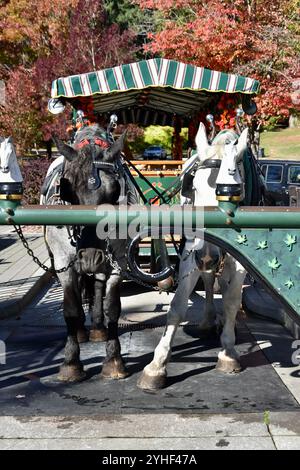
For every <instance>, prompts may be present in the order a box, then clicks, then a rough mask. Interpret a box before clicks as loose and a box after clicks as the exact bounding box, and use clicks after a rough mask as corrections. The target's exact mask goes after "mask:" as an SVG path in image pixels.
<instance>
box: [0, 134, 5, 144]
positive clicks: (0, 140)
mask: <svg viewBox="0 0 300 470" xmlns="http://www.w3.org/2000/svg"><path fill="white" fill-rule="evenodd" d="M4 140H5V139H4V137H1V135H0V144H2V142H4Z"/></svg>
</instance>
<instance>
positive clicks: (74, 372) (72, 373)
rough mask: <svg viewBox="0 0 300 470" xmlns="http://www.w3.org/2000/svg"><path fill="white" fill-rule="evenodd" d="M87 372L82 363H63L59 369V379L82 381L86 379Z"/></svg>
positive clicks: (62, 380)
mask: <svg viewBox="0 0 300 470" xmlns="http://www.w3.org/2000/svg"><path fill="white" fill-rule="evenodd" d="M85 377H86V373H85V372H84V370H83V366H82V364H78V365H72V366H70V365H62V366H61V367H60V370H59V374H58V376H57V379H58V380H60V381H61V382H80V381H81V380H83V379H85Z"/></svg>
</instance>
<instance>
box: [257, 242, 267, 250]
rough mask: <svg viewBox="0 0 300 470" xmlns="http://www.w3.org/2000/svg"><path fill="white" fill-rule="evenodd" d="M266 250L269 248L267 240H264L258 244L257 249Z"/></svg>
mask: <svg viewBox="0 0 300 470" xmlns="http://www.w3.org/2000/svg"><path fill="white" fill-rule="evenodd" d="M266 248H268V242H267V240H263V241H261V242H258V243H257V247H256V249H257V250H265V249H266Z"/></svg>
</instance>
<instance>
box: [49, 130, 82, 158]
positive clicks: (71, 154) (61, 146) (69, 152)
mask: <svg viewBox="0 0 300 470" xmlns="http://www.w3.org/2000/svg"><path fill="white" fill-rule="evenodd" d="M52 139H53V142H54V143H55V145H56V147H57V150H58V151H59V153H60V154H61V155H63V156H64V157H65V158H66V159H67V160H69V161H72V160H74V158H76V157H77V156H78V153H77V151H76V150H75V149H73V147H71V146H70V145H67V144H65V143H64V142H63V141H62V140H60V139H59V138H58V137H56V136H55V135H53V136H52Z"/></svg>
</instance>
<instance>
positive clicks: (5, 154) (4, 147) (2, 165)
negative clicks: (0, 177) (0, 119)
mask: <svg viewBox="0 0 300 470" xmlns="http://www.w3.org/2000/svg"><path fill="white" fill-rule="evenodd" d="M15 156H16V152H15V149H14V144H13V141H12V138H11V137H8V138H7V139H4V138H3V137H0V171H1V172H2V173H9V171H10V162H11V160H12V158H13V157H15Z"/></svg>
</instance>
